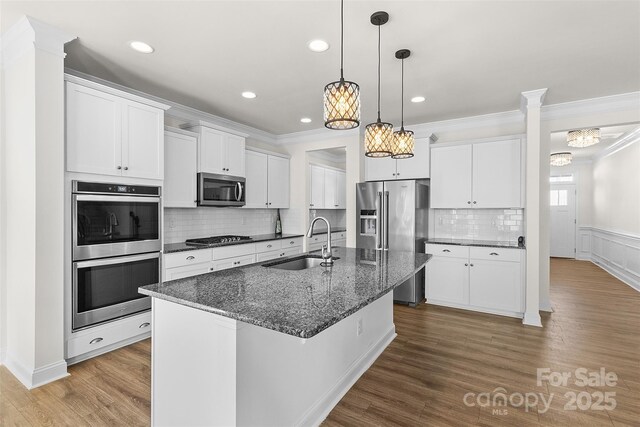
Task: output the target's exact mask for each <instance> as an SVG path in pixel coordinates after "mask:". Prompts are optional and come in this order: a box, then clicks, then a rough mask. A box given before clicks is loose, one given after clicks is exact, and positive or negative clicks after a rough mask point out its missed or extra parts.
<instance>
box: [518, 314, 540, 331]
mask: <svg viewBox="0 0 640 427" xmlns="http://www.w3.org/2000/svg"><path fill="white" fill-rule="evenodd" d="M522 324H523V325H527V326H536V327H538V328H541V327H542V319H541V318H540V313H539V312H537V311H534V312H532V313H524V317H523V318H522Z"/></svg>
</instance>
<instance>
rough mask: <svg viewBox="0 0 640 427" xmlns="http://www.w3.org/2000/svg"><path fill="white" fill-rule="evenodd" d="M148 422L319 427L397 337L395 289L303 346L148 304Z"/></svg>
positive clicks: (161, 303) (197, 313) (160, 303)
mask: <svg viewBox="0 0 640 427" xmlns="http://www.w3.org/2000/svg"><path fill="white" fill-rule="evenodd" d="M153 325H154V326H153V335H152V336H153V340H152V346H153V350H152V402H153V403H152V408H151V414H152V425H154V426H168V425H181V426H196V425H198V426H200V425H210V426H214V425H220V426H222V425H224V426H232V425H235V426H260V425H279V426H289V425H303V426H307V425H311V426H315V425H319V424H320V423H321V422H322V420H324V418H325V417H326V416H327V415H328V414H329V412H330V411H331V409H333V407H334V406H335V405H336V404H337V403H338V402H339V401H340V399H341V398H342V396H343V395H344V394H345V393H346V392H347V391H348V390H349V389H350V388H351V386H352V385H353V384H354V383H355V382H356V381H357V380H358V378H359V377H360V376H361V375H362V374H363V373H364V372H365V371H366V370H367V369H368V368H369V366H371V364H373V362H374V361H375V360H376V359H377V358H378V356H379V355H380V354H381V353H382V351H383V350H384V349H385V348H386V347H387V346H388V345H389V343H391V341H393V339H394V338H395V336H396V333H395V326H394V324H393V292H389V293H387V294H386V295H384V296H383V297H381V298H379V299H378V300H376V301H374V302H373V303H371V304H369V305H367V306H366V307H364V308H363V309H361V310H359V311H357V312H356V313H354V314H352V315H351V316H349V317H347V318H345V319H343V320H342V321H340V322H338V323H336V324H335V325H333V326H331V327H329V328H328V329H326V330H324V331H323V332H321V333H319V334H318V335H315V336H314V337H312V338H309V339H304V338H298V337H294V336H291V335H287V334H283V333H280V332H276V331H273V330H270V329H265V328H262V327H259V326H255V325H251V324H248V323H244V322H241V321H237V320H233V319H230V318H227V317H223V316H219V315H217V314H214V313H210V312H206V311H202V310H198V309H195V308H192V307H187V306H184V305H180V304H175V303H172V302H169V301H166V300H161V299H157V298H153Z"/></svg>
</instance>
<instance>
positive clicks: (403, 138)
mask: <svg viewBox="0 0 640 427" xmlns="http://www.w3.org/2000/svg"><path fill="white" fill-rule="evenodd" d="M410 55H411V51H410V50H409V49H400V50H399V51H397V52H396V58H397V59H400V60H401V61H402V89H401V92H400V106H401V107H400V108H401V110H400V111H401V112H400V117H401V119H400V130H398V131H395V132H394V133H393V147H392V148H391V153H392V154H391V157H393V158H394V159H409V158H411V157H413V147H414V145H415V140H414V138H413V131H410V130H405V129H404V60H405V59H407V58H408V57H409V56H410Z"/></svg>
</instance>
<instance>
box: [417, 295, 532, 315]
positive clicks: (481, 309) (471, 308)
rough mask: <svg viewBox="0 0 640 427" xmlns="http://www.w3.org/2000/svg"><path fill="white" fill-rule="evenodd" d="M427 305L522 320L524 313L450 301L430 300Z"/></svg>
mask: <svg viewBox="0 0 640 427" xmlns="http://www.w3.org/2000/svg"><path fill="white" fill-rule="evenodd" d="M426 303H427V304H430V305H439V306H441V307H449V308H457V309H460V310H468V311H476V312H478V313H485V314H495V315H496V316H506V317H515V318H516V319H522V316H523V313H519V312H517V311H506V310H492V309H490V308H484V307H476V306H473V305H467V304H456V303H453V302H448V301H439V300H435V299H428V300H427V301H426Z"/></svg>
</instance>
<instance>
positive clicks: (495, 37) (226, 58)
mask: <svg viewBox="0 0 640 427" xmlns="http://www.w3.org/2000/svg"><path fill="white" fill-rule="evenodd" d="M0 7H1V8H2V9H1V10H0V12H1V13H0V14H1V22H0V23H1V24H2V28H3V31H4V29H6V28H8V26H9V25H11V24H13V23H14V22H16V21H17V19H18V18H19V17H20V16H21V15H23V14H27V15H30V16H32V17H34V18H36V19H39V20H41V21H43V22H46V23H49V24H52V25H54V26H56V27H58V28H60V29H62V30H64V31H66V32H67V33H69V34H71V35H75V36H77V37H78V39H77V40H76V41H73V42H71V43H69V44H68V45H67V48H66V51H67V53H68V56H67V59H66V66H67V67H70V68H73V69H75V70H78V71H81V72H85V73H88V74H91V75H95V76H97V77H100V78H103V79H106V80H110V81H113V82H115V83H118V84H122V85H125V86H128V87H131V88H134V89H137V90H140V91H143V92H147V93H150V94H153V95H156V96H159V97H163V98H166V99H170V100H172V101H175V102H178V103H181V104H185V105H188V106H191V107H194V108H197V109H200V110H203V111H206V112H209V113H212V114H216V115H219V116H222V117H225V118H228V119H231V120H234V121H237V122H240V123H244V124H247V125H250V126H254V127H256V128H258V129H262V130H264V131H267V132H271V133H273V134H277V135H281V134H286V133H290V132H297V131H303V130H309V129H314V128H321V127H322V126H323V125H322V89H323V87H324V85H325V84H327V83H329V82H331V81H334V80H337V79H338V78H339V51H340V49H339V34H340V31H339V30H340V26H339V1H338V0H322V1H310V0H305V1H264V0H263V1H239V0H235V1H153V2H151V1H100V0H98V1H96V0H93V1H87V0H85V1H67V2H61V1H60V2H59V1H15V2H12V1H6V0H3V1H0ZM378 10H385V11H387V12H389V14H390V20H389V22H388V23H387V24H386V25H385V26H383V27H382V54H383V61H382V118H383V120H386V121H391V122H392V123H394V124H396V125H397V124H399V121H400V62H399V61H398V60H397V59H395V58H394V52H395V51H396V50H397V49H400V48H408V49H411V51H412V56H411V57H410V58H409V59H407V60H406V62H405V92H406V98H410V97H412V96H415V95H422V96H425V97H426V98H427V101H426V102H423V103H420V104H413V103H410V102H407V103H405V124H416V123H424V122H429V121H436V120H444V119H451V118H458V117H466V116H473V115H480V114H487V113H493V112H501V111H508V110H514V109H517V108H518V106H519V94H520V92H522V91H526V90H533V89H539V88H545V87H546V88H549V91H548V93H547V97H546V100H545V102H546V103H547V104H554V103H560V102H567V101H573V100H578V99H586V98H593V97H599V96H605V95H612V94H618V93H626V92H632V91H638V90H640V2H638V1H607V0H605V1H588V2H576V1H544V2H541V1H451V2H444V1H416V0H413V1H399V0H393V1H386V2H380V1H362V0H346V2H345V64H344V65H345V78H346V79H348V80H353V81H356V82H357V83H358V84H360V86H361V100H362V103H363V107H362V123H363V124H366V123H368V122H371V121H374V120H375V114H376V61H377V57H376V48H377V30H376V27H374V26H373V25H371V23H370V22H369V16H370V15H371V13H373V12H375V11H378ZM316 38H321V39H325V40H326V41H328V42H329V44H330V45H331V48H330V49H329V50H328V51H326V52H324V53H313V52H311V51H310V50H309V49H308V48H307V46H306V45H307V42H308V41H310V40H312V39H316ZM130 40H143V41H145V42H147V43H149V44H151V45H152V46H153V47H154V48H155V49H156V51H155V52H154V53H153V54H150V55H144V54H140V53H136V52H134V51H132V50H131V49H130V48H129V47H128V45H127V42H128V41H130ZM247 90H250V91H253V92H255V93H257V95H258V96H257V98H256V99H253V100H247V99H244V98H242V97H241V96H240V93H241V92H243V91H247ZM304 116H306V117H310V118H312V120H313V121H312V122H311V123H309V124H302V123H300V121H299V120H300V118H301V117H304Z"/></svg>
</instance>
